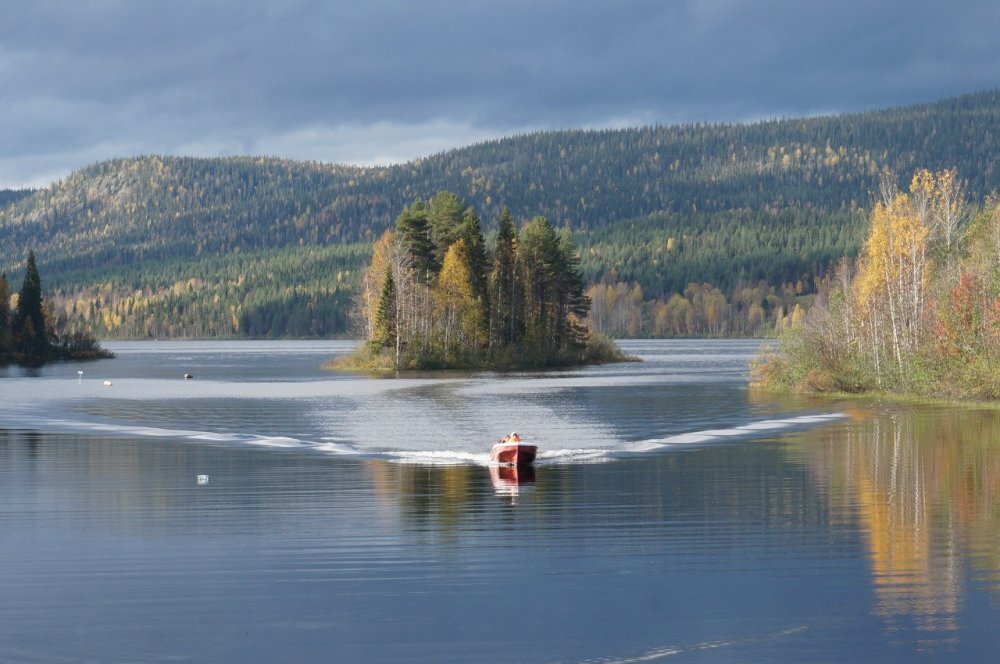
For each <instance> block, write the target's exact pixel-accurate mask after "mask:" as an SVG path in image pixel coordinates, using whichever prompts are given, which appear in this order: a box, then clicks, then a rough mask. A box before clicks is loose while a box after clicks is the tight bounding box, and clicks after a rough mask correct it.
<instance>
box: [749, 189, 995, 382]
mask: <svg viewBox="0 0 1000 664" xmlns="http://www.w3.org/2000/svg"><path fill="white" fill-rule="evenodd" d="M752 374H753V375H752V382H753V383H754V384H755V385H758V386H761V387H764V388H768V389H772V390H773V389H777V390H790V391H795V392H827V393H830V392H834V393H837V392H839V393H851V394H857V393H870V394H879V395H893V396H902V397H921V398H935V399H948V400H954V399H960V400H977V401H996V400H1000V199H998V198H997V197H996V196H995V195H994V196H992V197H988V198H987V199H986V201H985V202H984V204H982V205H981V206H978V207H973V206H970V205H968V204H967V203H966V200H965V193H964V187H963V184H962V181H961V180H960V179H959V177H958V174H957V173H956V171H955V170H942V171H939V172H937V173H932V172H930V171H928V170H918V171H917V172H916V173H915V174H914V175H913V177H912V180H911V182H910V187H909V193H903V192H900V191H898V190H897V185H896V178H895V176H894V175H892V174H891V173H884V174H883V176H882V179H881V184H880V188H879V192H878V195H877V200H876V202H875V204H874V206H873V209H872V211H871V217H870V228H869V234H868V239H867V241H866V242H865V245H864V247H863V249H862V251H861V255H860V256H859V257H858V259H857V261H856V262H853V261H851V260H849V259H845V260H844V261H842V262H841V264H840V266H839V268H838V269H837V270H836V271H835V272H834V273H833V274H831V275H829V276H828V277H827V278H826V279H825V280H823V281H822V282H821V283H820V287H819V288H818V294H817V296H816V299H815V301H814V303H813V306H812V308H811V309H810V310H809V312H808V313H807V314H806V316H805V319H804V321H803V323H802V324H801V325H799V326H797V327H794V328H792V329H791V330H789V331H787V332H786V333H784V334H783V335H782V336H781V338H780V341H779V346H778V349H777V350H776V351H774V352H768V353H766V354H764V355H763V356H761V357H759V358H757V360H756V362H755V364H754V366H753V367H752Z"/></svg>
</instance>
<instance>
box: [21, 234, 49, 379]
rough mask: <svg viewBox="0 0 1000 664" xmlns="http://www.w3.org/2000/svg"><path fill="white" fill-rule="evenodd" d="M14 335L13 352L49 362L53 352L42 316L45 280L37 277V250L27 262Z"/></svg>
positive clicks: (30, 252) (30, 253)
mask: <svg viewBox="0 0 1000 664" xmlns="http://www.w3.org/2000/svg"><path fill="white" fill-rule="evenodd" d="M13 336H14V351H15V353H16V354H17V355H19V356H21V357H24V358H37V359H39V360H46V359H48V358H49V356H50V355H51V353H52V349H51V347H50V345H49V339H48V336H47V335H46V330H45V315H44V314H43V313H42V279H41V277H40V276H39V274H38V265H37V263H36V262H35V252H34V251H29V252H28V258H27V260H26V261H25V269H24V281H23V282H22V284H21V290H20V292H19V293H18V298H17V312H16V313H15V314H14V327H13Z"/></svg>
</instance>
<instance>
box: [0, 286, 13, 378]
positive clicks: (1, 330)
mask: <svg viewBox="0 0 1000 664" xmlns="http://www.w3.org/2000/svg"><path fill="white" fill-rule="evenodd" d="M13 350H14V349H13V344H12V336H11V318H10V286H9V285H8V284H7V274H6V273H0V364H3V363H5V362H7V361H8V360H9V359H10V355H11V353H12V352H13Z"/></svg>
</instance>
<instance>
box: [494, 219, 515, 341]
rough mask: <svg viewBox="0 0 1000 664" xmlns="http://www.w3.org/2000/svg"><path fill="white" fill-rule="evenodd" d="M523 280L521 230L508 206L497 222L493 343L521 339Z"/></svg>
mask: <svg viewBox="0 0 1000 664" xmlns="http://www.w3.org/2000/svg"><path fill="white" fill-rule="evenodd" d="M520 293H521V288H520V282H518V280H517V233H516V231H515V230H514V222H513V221H512V220H511V218H510V210H508V209H507V208H504V210H503V212H502V213H501V214H500V223H499V224H498V225H497V235H496V247H494V250H493V270H492V271H491V273H490V311H491V312H492V313H491V315H490V329H491V335H492V340H493V343H494V344H496V345H500V346H508V345H510V344H512V343H514V342H516V341H517V340H518V339H519V338H520V334H519V331H520V324H519V320H520V318H519V313H520Z"/></svg>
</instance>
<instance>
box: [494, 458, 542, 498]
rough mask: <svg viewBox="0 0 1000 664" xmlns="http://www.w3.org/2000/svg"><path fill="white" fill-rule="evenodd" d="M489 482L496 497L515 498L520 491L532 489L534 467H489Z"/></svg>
mask: <svg viewBox="0 0 1000 664" xmlns="http://www.w3.org/2000/svg"><path fill="white" fill-rule="evenodd" d="M490 481H491V482H492V483H493V491H494V492H495V493H496V494H497V495H498V496H510V497H511V498H512V499H513V498H517V497H518V496H520V495H521V492H522V491H527V490H529V489H531V488H532V485H533V484H534V483H535V468H534V466H490Z"/></svg>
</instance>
